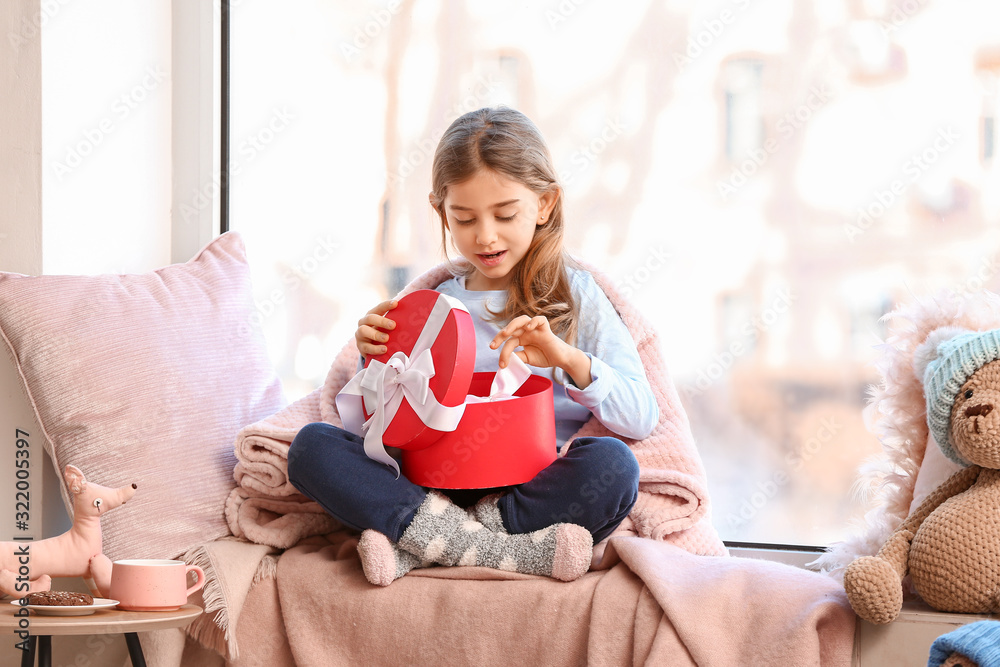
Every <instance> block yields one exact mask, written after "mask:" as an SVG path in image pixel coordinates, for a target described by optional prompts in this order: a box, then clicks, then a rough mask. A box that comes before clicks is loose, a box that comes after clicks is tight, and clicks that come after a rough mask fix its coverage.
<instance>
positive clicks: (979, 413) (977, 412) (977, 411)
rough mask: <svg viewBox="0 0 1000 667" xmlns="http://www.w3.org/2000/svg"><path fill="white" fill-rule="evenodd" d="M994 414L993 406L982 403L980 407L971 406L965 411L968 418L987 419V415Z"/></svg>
mask: <svg viewBox="0 0 1000 667" xmlns="http://www.w3.org/2000/svg"><path fill="white" fill-rule="evenodd" d="M991 412H993V406H992V405H990V404H989V403H980V404H979V405H970V406H969V407H967V408H966V409H965V416H966V417H985V416H986V415H988V414H990V413H991Z"/></svg>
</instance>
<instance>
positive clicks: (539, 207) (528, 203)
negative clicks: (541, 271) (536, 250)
mask: <svg viewBox="0 0 1000 667" xmlns="http://www.w3.org/2000/svg"><path fill="white" fill-rule="evenodd" d="M558 198H559V191H558V190H556V191H554V192H546V193H545V194H543V195H542V196H538V195H536V194H535V193H534V192H532V191H531V190H529V189H528V188H526V187H525V186H523V185H521V184H520V183H518V182H516V181H512V180H509V179H507V178H506V177H504V176H501V175H500V174H498V173H496V172H495V171H491V170H489V169H480V170H479V171H477V172H476V173H475V175H473V176H472V177H471V178H469V179H468V180H465V181H462V182H461V183H455V184H453V185H451V186H449V187H448V191H447V193H446V194H445V197H444V202H443V203H442V207H443V212H444V216H445V224H446V225H447V227H448V231H450V232H451V237H452V239H453V240H454V243H455V247H456V248H458V252H459V253H461V255H462V257H465V258H466V259H467V260H469V261H470V262H471V263H472V265H473V266H474V267H475V268H476V271H475V273H473V274H472V275H470V276H469V277H468V278H467V279H466V281H465V287H466V289H469V290H474V291H482V290H502V289H506V288H507V285H508V284H509V283H510V272H511V270H512V269H513V268H514V267H515V266H517V263H518V262H520V261H521V259H523V258H524V255H525V253H527V252H528V247H529V246H530V245H531V239H532V238H533V237H534V235H535V227H536V226H540V225H544V224H546V222H547V221H548V219H549V215H550V214H551V212H552V208H553V207H554V206H555V204H556V201H557V200H558Z"/></svg>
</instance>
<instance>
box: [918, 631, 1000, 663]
mask: <svg viewBox="0 0 1000 667" xmlns="http://www.w3.org/2000/svg"><path fill="white" fill-rule="evenodd" d="M952 653H958V654H959V655H964V656H965V657H966V658H969V659H971V660H972V661H973V662H975V663H976V664H977V665H979V667H998V666H1000V621H976V622H975V623H969V624H968V625H963V626H962V627H960V628H959V629H957V630H953V631H951V632H949V633H948V634H946V635H941V636H940V637H938V638H937V639H935V640H934V643H933V644H931V651H930V655H929V656H928V660H927V667H938V666H939V665H942V664H944V661H945V659H947V658H948V656H950V655H951V654H952Z"/></svg>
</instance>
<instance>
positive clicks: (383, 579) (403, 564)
mask: <svg viewBox="0 0 1000 667" xmlns="http://www.w3.org/2000/svg"><path fill="white" fill-rule="evenodd" d="M358 556H360V557H361V567H362V569H364V571H365V578H366V579H368V581H370V582H371V583H373V584H375V585H377V586H388V585H389V584H391V583H392V582H394V581H395V580H396V579H399V578H400V577H402V576H403V575H404V574H406V573H407V572H409V571H410V570H413V569H415V568H418V567H427V566H428V565H431V564H432V563H422V562H420V559H419V558H417V557H416V556H414V555H413V554H411V553H410V552H409V551H404V550H403V549H400V548H399V546H398V545H396V544H395V543H393V542H391V541H389V538H388V537H386V536H385V535H383V534H382V533H380V532H378V531H377V530H371V529H369V530H366V531H364V532H363V533H361V539H360V540H358Z"/></svg>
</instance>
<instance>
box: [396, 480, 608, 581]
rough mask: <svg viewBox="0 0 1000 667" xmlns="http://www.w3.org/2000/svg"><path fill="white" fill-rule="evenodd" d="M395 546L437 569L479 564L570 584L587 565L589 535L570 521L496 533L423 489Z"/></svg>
mask: <svg viewBox="0 0 1000 667" xmlns="http://www.w3.org/2000/svg"><path fill="white" fill-rule="evenodd" d="M399 546H400V547H402V548H403V549H405V550H406V551H408V552H410V553H411V554H413V555H414V556H416V557H417V558H418V559H419V560H421V561H431V562H434V563H438V564H440V565H480V566H483V567H490V568H493V569H496V570H507V571H510V572H521V573H524V574H540V575H544V576H548V577H553V578H556V579H561V580H563V581H572V580H574V579H576V578H578V577H580V576H581V575H583V574H584V573H585V572H586V571H587V569H588V568H589V567H590V559H591V555H592V549H593V536H592V535H591V534H590V531H588V530H587V529H586V528H584V527H582V526H577V525H575V524H571V523H558V524H554V525H552V526H549V527H548V528H543V529H541V530H537V531H535V532H533V533H524V534H522V535H508V534H507V533H498V532H495V531H493V530H490V529H489V528H487V527H486V526H484V525H483V524H482V523H480V522H479V521H476V520H473V519H471V518H470V517H469V514H468V513H467V512H466V511H465V510H463V509H462V508H460V507H459V506H458V505H455V504H454V503H453V502H451V500H450V499H449V498H448V497H447V496H445V495H443V494H441V493H438V492H437V491H429V492H428V493H427V498H426V499H425V500H424V502H423V503H422V504H421V505H420V507H419V508H418V509H417V513H416V515H415V516H414V517H413V521H412V522H411V523H410V525H409V526H408V527H407V528H406V530H405V531H403V536H402V537H401V538H400V539H399Z"/></svg>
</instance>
